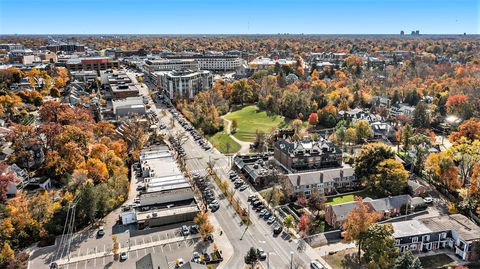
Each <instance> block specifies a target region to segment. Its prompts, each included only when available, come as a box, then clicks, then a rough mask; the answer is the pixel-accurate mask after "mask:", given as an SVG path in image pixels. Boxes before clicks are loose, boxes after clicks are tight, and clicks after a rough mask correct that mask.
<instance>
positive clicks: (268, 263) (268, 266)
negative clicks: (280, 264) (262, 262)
mask: <svg viewBox="0 0 480 269" xmlns="http://www.w3.org/2000/svg"><path fill="white" fill-rule="evenodd" d="M267 269H270V252H267Z"/></svg>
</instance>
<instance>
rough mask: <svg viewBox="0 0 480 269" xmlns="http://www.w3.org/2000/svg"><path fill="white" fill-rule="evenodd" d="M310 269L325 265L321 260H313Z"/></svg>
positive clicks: (319, 268) (320, 267) (320, 268)
mask: <svg viewBox="0 0 480 269" xmlns="http://www.w3.org/2000/svg"><path fill="white" fill-rule="evenodd" d="M310 269H323V265H322V264H321V263H320V262H319V261H311V262H310Z"/></svg>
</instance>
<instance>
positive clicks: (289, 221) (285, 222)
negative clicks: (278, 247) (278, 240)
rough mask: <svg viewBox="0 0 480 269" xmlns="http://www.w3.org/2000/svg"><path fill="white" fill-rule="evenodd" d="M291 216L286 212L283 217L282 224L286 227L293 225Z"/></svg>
mask: <svg viewBox="0 0 480 269" xmlns="http://www.w3.org/2000/svg"><path fill="white" fill-rule="evenodd" d="M293 221H294V219H293V216H292V215H290V214H288V215H286V216H285V218H283V225H284V226H285V227H286V228H291V227H292V225H293Z"/></svg>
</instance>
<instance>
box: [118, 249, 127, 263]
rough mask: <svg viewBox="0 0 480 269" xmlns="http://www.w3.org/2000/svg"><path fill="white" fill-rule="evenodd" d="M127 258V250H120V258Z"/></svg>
mask: <svg viewBox="0 0 480 269" xmlns="http://www.w3.org/2000/svg"><path fill="white" fill-rule="evenodd" d="M126 259H128V255H127V252H124V251H122V252H120V260H121V261H124V260H126Z"/></svg>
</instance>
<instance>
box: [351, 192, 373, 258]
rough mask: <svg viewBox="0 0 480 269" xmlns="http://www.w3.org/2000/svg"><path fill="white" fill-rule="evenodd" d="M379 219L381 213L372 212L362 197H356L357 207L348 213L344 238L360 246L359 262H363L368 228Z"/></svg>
mask: <svg viewBox="0 0 480 269" xmlns="http://www.w3.org/2000/svg"><path fill="white" fill-rule="evenodd" d="M379 219H380V215H379V214H378V213H376V212H372V211H371V209H370V207H369V206H368V205H367V204H366V203H364V202H363V200H362V198H361V197H356V198H355V208H354V209H352V211H350V213H348V215H347V220H346V221H345V223H344V224H343V228H344V229H345V232H344V240H345V241H346V242H355V244H356V245H357V246H358V252H357V258H358V263H359V264H360V263H361V258H360V257H361V249H362V246H363V242H364V241H365V240H366V239H367V238H366V236H367V234H368V228H370V225H372V224H373V223H375V222H377V221H378V220H379Z"/></svg>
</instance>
